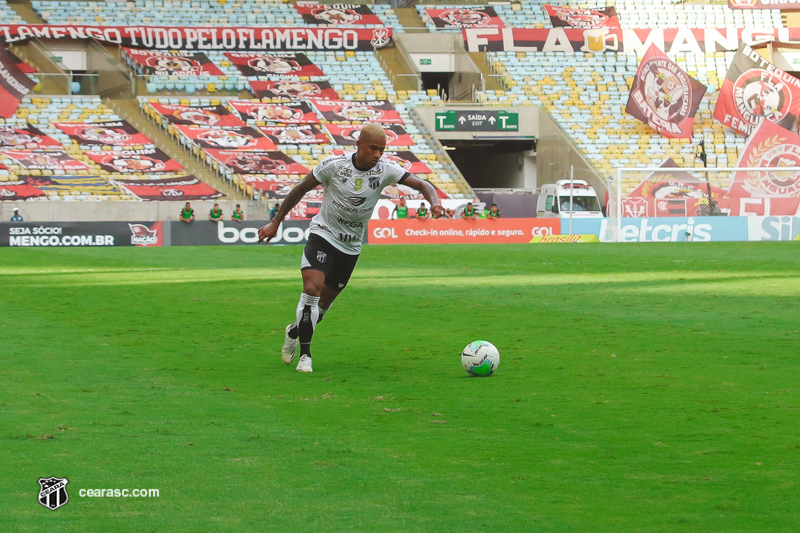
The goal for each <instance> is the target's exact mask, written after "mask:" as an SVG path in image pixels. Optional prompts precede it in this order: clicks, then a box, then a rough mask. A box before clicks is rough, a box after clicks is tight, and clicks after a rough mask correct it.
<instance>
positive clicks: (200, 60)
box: [122, 48, 224, 76]
mask: <svg viewBox="0 0 800 533" xmlns="http://www.w3.org/2000/svg"><path fill="white" fill-rule="evenodd" d="M122 53H123V54H124V55H126V56H128V57H129V58H130V60H131V61H133V63H134V64H136V66H137V70H138V71H139V73H141V74H146V75H153V74H155V75H157V76H223V75H224V74H223V72H222V71H221V70H220V69H219V67H218V66H216V65H215V64H214V63H213V62H212V61H211V60H210V59H209V58H208V56H207V55H205V54H204V53H203V52H164V51H161V50H137V49H135V48H123V49H122Z"/></svg>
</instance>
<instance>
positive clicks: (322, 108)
mask: <svg viewBox="0 0 800 533" xmlns="http://www.w3.org/2000/svg"><path fill="white" fill-rule="evenodd" d="M313 104H314V107H315V108H317V111H318V112H319V113H320V114H321V115H322V116H323V117H325V120H329V121H331V122H335V121H343V120H349V121H352V122H378V123H381V124H404V122H403V118H402V117H401V116H400V113H398V112H397V110H396V109H395V108H394V106H393V105H392V103H391V102H389V101H388V100H371V101H366V102H355V101H352V100H314V101H313Z"/></svg>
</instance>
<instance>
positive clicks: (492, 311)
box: [0, 243, 800, 533]
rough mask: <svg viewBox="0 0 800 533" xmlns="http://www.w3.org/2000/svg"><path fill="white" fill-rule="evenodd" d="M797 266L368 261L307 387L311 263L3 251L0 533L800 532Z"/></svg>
mask: <svg viewBox="0 0 800 533" xmlns="http://www.w3.org/2000/svg"><path fill="white" fill-rule="evenodd" d="M798 251H799V249H798V247H797V244H796V243H772V244H769V243H763V244H762V243H729V244H728V243H718V244H691V243H680V244H672V245H671V244H651V245H648V244H628V245H583V246H580V245H527V246H526V245H508V246H505V245H495V246H477V245H475V246H418V247H378V246H371V247H367V248H366V249H365V251H364V254H363V255H362V257H361V260H360V263H359V266H358V267H357V269H356V273H355V275H354V278H353V280H352V281H351V284H350V287H348V289H347V290H346V291H344V293H343V294H342V296H341V297H340V298H339V300H337V302H336V303H335V305H334V306H333V308H332V309H331V311H330V313H329V314H328V316H327V317H326V318H325V320H324V321H323V322H322V323H321V324H320V325H319V327H318V328H317V333H316V335H315V337H314V344H313V345H312V347H313V353H314V355H315V357H314V373H313V374H300V373H298V372H295V370H294V368H293V367H287V366H285V365H284V364H283V363H282V362H281V359H280V347H281V344H282V340H283V328H284V326H285V325H286V324H287V323H288V322H290V321H291V320H292V318H293V316H294V312H295V311H294V310H295V306H296V304H297V299H298V296H299V294H300V289H301V286H300V282H299V279H300V278H299V270H298V267H299V257H300V253H301V248H300V247H229V248H223V247H208V248H181V247H172V248H163V249H122V248H119V249H92V248H75V249H39V250H32V249H4V250H2V251H0V274H1V277H0V280H2V281H0V283H1V284H2V286H1V287H0V301H1V302H2V315H3V319H2V327H0V384H1V386H0V516H2V519H1V520H2V525H0V529H2V530H3V531H14V532H20V531H236V532H241V531H314V532H319V531H366V532H377V531H402V532H406V531H426V532H444V531H576V532H605V531H609V532H615V533H618V532H621V531H643V532H652V531H664V532H675V531H703V532H708V531H724V532H736V531H770V532H775V531H786V532H796V531H797V530H798V526H799V525H800V505H799V499H800V496H798V492H800V394H799V392H800V388H799V387H798V376H800V334H799V330H800V261H799V260H798V258H799V257H800V255H799V254H798ZM475 339H485V340H489V341H491V342H493V343H494V344H496V345H497V347H498V348H499V349H500V352H501V363H500V367H499V370H498V372H497V373H496V374H495V375H494V376H492V377H490V378H472V377H469V376H468V375H467V374H466V372H465V371H464V370H463V369H462V368H461V365H460V359H459V355H460V352H461V350H462V349H463V347H464V346H465V345H466V344H467V343H468V342H470V341H472V340H475ZM49 476H58V477H66V478H68V479H69V485H68V491H69V495H70V501H69V503H68V504H67V505H65V506H64V507H62V508H60V509H57V510H56V511H50V510H48V509H46V508H44V507H43V506H41V505H39V503H38V502H37V493H38V484H37V480H38V478H39V477H49ZM97 488H100V489H109V488H110V489H115V488H118V489H142V488H156V489H159V491H160V497H158V498H108V497H103V498H96V497H80V496H79V491H80V489H97Z"/></svg>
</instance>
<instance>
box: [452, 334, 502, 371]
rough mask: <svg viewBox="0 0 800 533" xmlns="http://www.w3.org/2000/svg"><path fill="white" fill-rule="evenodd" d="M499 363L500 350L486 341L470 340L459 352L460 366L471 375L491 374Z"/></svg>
mask: <svg viewBox="0 0 800 533" xmlns="http://www.w3.org/2000/svg"><path fill="white" fill-rule="evenodd" d="M498 365H500V352H498V351H497V348H495V346H494V344H492V343H491V342H488V341H472V342H471V343H469V344H467V347H466V348H464V351H463V352H461V366H463V367H464V370H466V371H467V372H468V373H469V374H471V375H473V376H491V375H492V374H494V371H495V370H497V367H498Z"/></svg>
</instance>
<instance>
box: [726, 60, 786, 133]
mask: <svg viewBox="0 0 800 533" xmlns="http://www.w3.org/2000/svg"><path fill="white" fill-rule="evenodd" d="M733 102H734V104H735V105H736V110H737V111H738V112H739V114H740V115H741V116H742V118H743V119H744V120H745V121H747V122H748V123H749V124H752V125H753V126H757V125H758V124H760V123H761V121H762V120H764V119H765V118H766V119H767V120H769V121H770V122H776V123H777V122H780V121H781V120H783V118H784V117H785V116H786V115H787V114H788V113H789V109H790V107H791V105H792V93H791V91H790V90H789V88H788V87H786V84H784V82H783V81H781V79H780V78H778V77H777V76H775V75H774V74H771V73H769V72H767V71H766V70H762V69H760V68H753V69H750V70H748V71H746V72H745V73H744V74H742V75H741V76H739V78H738V79H737V80H736V83H735V84H734V85H733Z"/></svg>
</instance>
